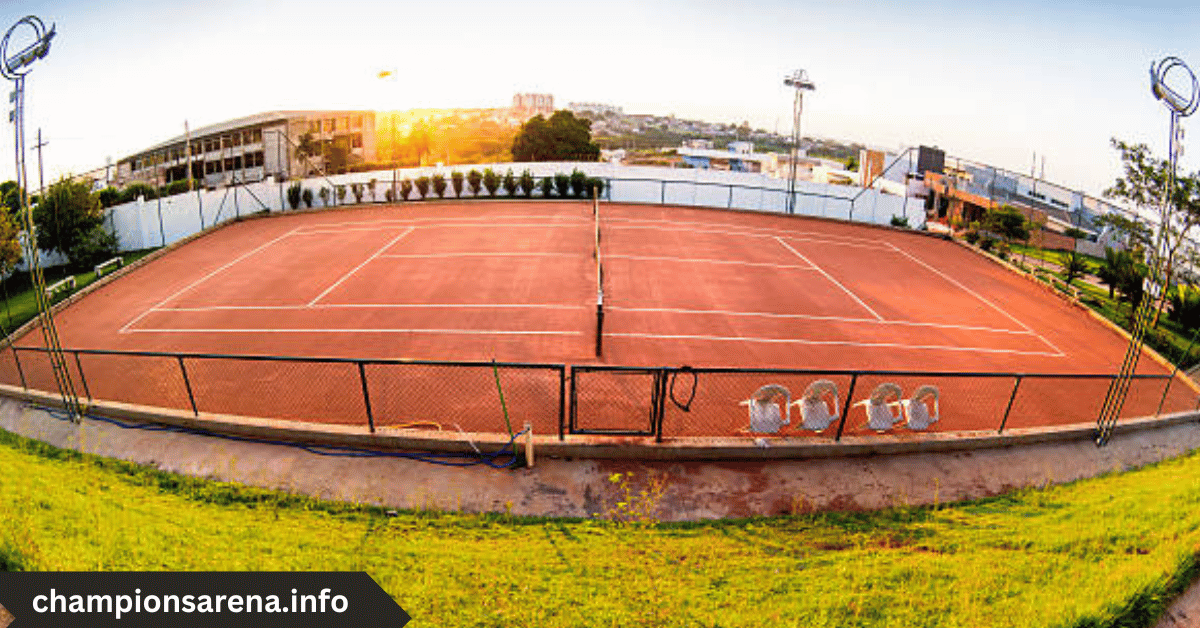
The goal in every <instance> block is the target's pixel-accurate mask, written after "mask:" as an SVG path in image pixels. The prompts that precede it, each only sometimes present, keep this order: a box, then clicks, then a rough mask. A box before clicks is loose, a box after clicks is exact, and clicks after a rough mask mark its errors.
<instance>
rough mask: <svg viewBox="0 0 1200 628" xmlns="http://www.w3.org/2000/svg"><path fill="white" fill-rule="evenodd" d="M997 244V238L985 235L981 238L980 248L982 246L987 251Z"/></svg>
mask: <svg viewBox="0 0 1200 628" xmlns="http://www.w3.org/2000/svg"><path fill="white" fill-rule="evenodd" d="M995 245H996V239H995V238H992V237H988V236H983V237H981V238H979V248H981V249H983V250H985V251H990V250H992V247H993V246H995Z"/></svg>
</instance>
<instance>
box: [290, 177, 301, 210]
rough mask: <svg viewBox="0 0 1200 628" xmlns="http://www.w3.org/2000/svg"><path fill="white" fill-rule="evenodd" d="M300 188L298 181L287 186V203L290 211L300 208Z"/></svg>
mask: <svg viewBox="0 0 1200 628" xmlns="http://www.w3.org/2000/svg"><path fill="white" fill-rule="evenodd" d="M300 188H301V185H300V182H299V181H297V182H295V183H293V184H291V185H289V186H288V189H287V202H288V205H291V206H292V209H299V208H300Z"/></svg>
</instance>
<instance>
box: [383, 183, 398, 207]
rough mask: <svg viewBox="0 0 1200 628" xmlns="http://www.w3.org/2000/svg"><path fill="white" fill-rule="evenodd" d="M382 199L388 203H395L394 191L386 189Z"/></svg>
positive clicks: (389, 188)
mask: <svg viewBox="0 0 1200 628" xmlns="http://www.w3.org/2000/svg"><path fill="white" fill-rule="evenodd" d="M383 199H384V200H385V201H387V202H389V203H394V202H395V201H396V191H395V190H393V189H392V188H391V187H388V189H386V190H384V191H383Z"/></svg>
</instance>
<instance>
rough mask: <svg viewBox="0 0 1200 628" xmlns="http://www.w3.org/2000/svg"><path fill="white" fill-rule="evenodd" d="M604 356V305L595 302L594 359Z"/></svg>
mask: <svg viewBox="0 0 1200 628" xmlns="http://www.w3.org/2000/svg"><path fill="white" fill-rule="evenodd" d="M603 355H604V305H603V304H602V303H600V302H599V301H597V302H596V357H598V358H599V357H601V356H603Z"/></svg>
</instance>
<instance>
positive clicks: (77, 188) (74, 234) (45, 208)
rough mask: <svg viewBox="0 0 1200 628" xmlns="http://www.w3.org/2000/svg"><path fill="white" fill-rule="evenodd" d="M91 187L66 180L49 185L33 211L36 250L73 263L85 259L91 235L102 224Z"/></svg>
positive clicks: (81, 182)
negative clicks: (50, 253)
mask: <svg viewBox="0 0 1200 628" xmlns="http://www.w3.org/2000/svg"><path fill="white" fill-rule="evenodd" d="M91 187H92V186H91V184H90V183H87V182H85V181H75V180H72V179H68V178H63V179H60V180H59V181H57V182H55V183H52V184H51V185H50V187H49V188H47V189H46V194H45V198H44V199H42V202H41V203H38V204H37V206H35V207H34V209H33V222H34V226H35V228H36V229H37V242H38V246H39V247H41V248H43V249H46V250H48V251H58V252H59V253H62V254H63V255H66V256H67V259H69V260H71V261H72V262H80V261H86V260H82V259H79V258H80V257H81V256H86V255H87V251H86V250H85V249H84V248H81V247H84V246H85V245H86V244H88V242H87V241H88V239H89V238H92V239H94V235H95V234H93V233H92V232H93V231H94V230H95V229H97V228H99V229H100V230H101V231H103V228H102V227H101V225H102V224H103V222H104V214H103V212H102V211H101V209H100V201H99V200H98V199H97V198H96V196H95V195H94V194H92V190H91Z"/></svg>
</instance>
